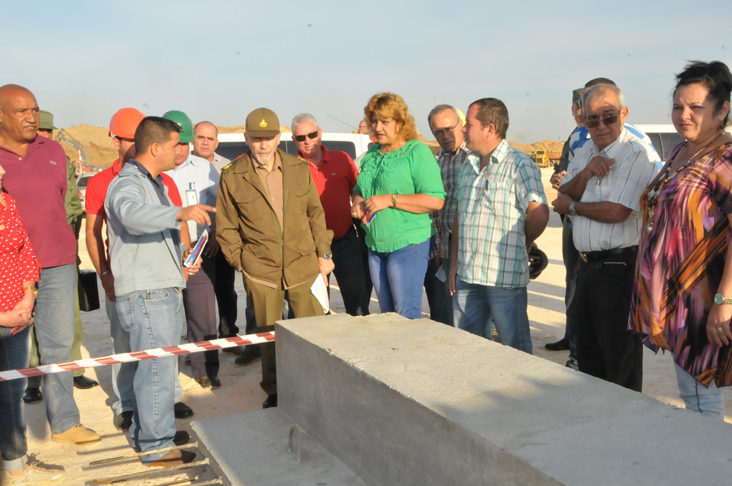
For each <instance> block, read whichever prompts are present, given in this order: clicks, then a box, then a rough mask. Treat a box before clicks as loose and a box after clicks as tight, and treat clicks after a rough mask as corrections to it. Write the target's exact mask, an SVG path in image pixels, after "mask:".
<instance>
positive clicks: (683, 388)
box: [674, 363, 724, 421]
mask: <svg viewBox="0 0 732 486" xmlns="http://www.w3.org/2000/svg"><path fill="white" fill-rule="evenodd" d="M674 369H675V370H676V381H677V382H678V384H679V396H680V397H681V399H682V400H684V404H686V409H687V410H691V411H693V412H699V413H701V414H703V415H706V416H708V417H711V418H716V419H719V420H722V421H724V393H723V392H722V388H717V385H716V383H714V380H712V382H711V383H710V384H709V387H708V388H707V387H706V386H704V385H702V384H701V383H699V382H698V381H696V378H694V377H693V376H691V375H690V374H689V373H688V372H687V371H686V370H685V369H684V368H682V367H681V366H679V365H678V364H676V363H674Z"/></svg>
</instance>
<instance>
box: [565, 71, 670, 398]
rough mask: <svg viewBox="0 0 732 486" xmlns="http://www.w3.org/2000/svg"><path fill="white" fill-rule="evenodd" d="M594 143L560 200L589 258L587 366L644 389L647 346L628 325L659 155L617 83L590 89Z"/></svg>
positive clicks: (583, 271)
mask: <svg viewBox="0 0 732 486" xmlns="http://www.w3.org/2000/svg"><path fill="white" fill-rule="evenodd" d="M582 106H583V110H584V116H585V127H586V128H587V130H588V132H589V134H590V137H591V139H592V141H591V142H588V143H586V144H584V146H583V147H582V148H581V149H580V150H579V151H578V152H577V153H576V154H575V156H574V159H573V160H572V163H570V164H569V167H568V169H567V175H565V176H564V178H563V179H562V183H561V185H560V186H559V193H560V194H559V197H557V199H556V200H555V201H554V202H553V203H552V205H553V206H554V210H555V211H556V212H557V213H559V214H569V215H570V217H571V218H572V224H573V233H572V237H573V241H574V245H575V247H576V248H577V251H579V254H580V258H581V260H582V261H581V263H580V269H579V282H578V286H577V297H576V299H577V309H576V312H577V322H578V329H577V361H578V364H579V370H580V371H582V372H584V373H587V374H589V375H592V376H595V377H597V378H602V379H604V380H607V381H610V382H613V383H616V384H618V385H621V386H624V387H626V388H630V389H632V390H636V391H641V386H642V383H643V347H642V345H641V342H640V340H639V339H638V337H637V336H635V335H633V334H631V333H630V332H629V331H627V324H628V314H629V311H630V298H631V292H632V288H633V279H634V274H635V261H636V256H637V253H638V240H639V235H640V232H641V231H642V228H641V217H640V209H641V208H640V198H641V195H642V194H643V191H644V190H645V188H646V187H647V186H648V184H649V183H650V182H651V181H652V180H653V178H654V177H655V176H656V174H657V173H658V166H657V162H658V154H656V152H655V151H654V150H653V148H652V147H649V145H648V144H646V143H644V142H643V141H642V140H641V138H640V137H638V136H637V135H635V134H634V133H632V132H631V131H630V130H628V129H627V128H625V127H624V123H625V121H626V119H627V118H628V107H627V106H625V103H624V100H623V93H622V91H620V89H619V88H618V87H617V86H614V85H610V84H598V85H596V86H592V87H591V88H589V89H587V90H586V91H585V92H584V93H583V95H582Z"/></svg>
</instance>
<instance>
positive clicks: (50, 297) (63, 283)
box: [33, 264, 80, 434]
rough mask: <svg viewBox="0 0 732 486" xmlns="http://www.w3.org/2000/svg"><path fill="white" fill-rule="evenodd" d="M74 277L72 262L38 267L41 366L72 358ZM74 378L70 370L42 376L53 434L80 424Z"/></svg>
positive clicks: (36, 328) (38, 319)
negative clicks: (39, 270) (39, 273)
mask: <svg viewBox="0 0 732 486" xmlns="http://www.w3.org/2000/svg"><path fill="white" fill-rule="evenodd" d="M77 276H78V273H77V269H76V265H75V264H71V265H61V266H59V267H51V268H44V269H42V270H41V279H40V281H39V282H38V298H37V299H36V307H35V315H36V317H35V321H34V324H33V325H34V326H35V333H36V340H37V341H38V352H39V354H40V362H41V364H42V365H46V364H52V363H63V362H64V361H71V360H72V359H73V357H72V350H71V345H72V343H73V342H74V302H75V297H74V294H76V278H77ZM73 379H74V373H73V372H72V371H67V372H63V373H53V374H50V375H44V376H43V393H44V395H45V400H44V402H45V404H46V416H47V417H48V423H49V425H50V426H51V433H52V434H63V433H64V432H66V431H67V430H69V429H71V428H72V427H76V426H77V425H79V423H80V418H79V409H78V407H77V406H76V402H75V401H74V381H73Z"/></svg>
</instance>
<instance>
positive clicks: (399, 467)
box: [276, 314, 732, 486]
mask: <svg viewBox="0 0 732 486" xmlns="http://www.w3.org/2000/svg"><path fill="white" fill-rule="evenodd" d="M276 332H277V369H278V388H279V405H280V407H281V409H282V410H283V411H284V412H285V413H287V415H288V416H290V417H292V419H293V420H294V421H295V422H296V423H298V424H299V425H300V426H301V427H302V428H303V429H305V430H306V431H307V432H308V433H309V434H311V435H312V437H313V438H314V439H315V440H317V441H318V442H319V443H321V444H322V445H323V446H324V447H325V448H326V449H328V450H329V451H330V452H332V453H333V454H335V455H336V456H338V457H339V458H341V459H342V460H343V462H344V463H345V464H346V465H347V466H349V467H350V468H351V469H352V470H353V471H354V472H355V473H356V474H358V475H359V476H360V477H361V478H362V479H363V480H364V481H365V482H366V483H368V484H370V485H392V484H394V485H396V484H399V485H446V484H527V485H528V484H531V485H537V484H539V485H541V484H547V485H556V484H565V485H577V486H579V485H582V486H587V485H612V484H618V485H620V484H648V485H650V484H653V485H657V484H659V483H662V484H684V485H688V484H729V478H730V477H731V474H732V437H731V436H730V429H729V426H728V425H727V424H724V423H721V422H716V421H713V420H710V419H708V418H706V417H702V416H700V415H698V414H694V413H691V412H688V411H686V410H679V409H676V408H674V407H671V406H669V405H665V404H662V403H660V402H657V401H656V400H654V399H651V398H649V397H647V396H644V395H642V394H640V393H636V392H633V391H630V390H626V389H624V388H621V387H618V386H616V385H613V384H611V383H607V382H604V381H601V380H597V379H595V378H592V377H589V376H587V375H584V374H582V373H578V372H575V371H572V370H570V369H568V368H564V367H562V366H559V365H557V364H555V363H551V362H548V361H546V360H542V359H540V358H537V357H534V356H530V355H527V354H525V353H521V352H518V351H516V350H513V349H511V348H508V347H506V346H502V345H500V344H496V343H493V342H491V341H487V340H485V339H482V338H479V337H476V336H473V335H470V334H468V333H465V332H463V331H460V330H458V329H454V328H450V327H448V326H445V325H443V324H438V323H434V322H431V321H427V320H416V321H409V320H406V319H403V318H401V317H399V316H397V315H394V314H386V315H384V314H382V315H375V316H369V317H365V318H359V319H354V318H351V317H349V316H346V315H338V316H329V317H326V318H311V319H298V320H291V321H286V322H281V323H279V324H278V326H277V328H276ZM702 471H703V473H702ZM700 474H703V476H702V477H703V479H700Z"/></svg>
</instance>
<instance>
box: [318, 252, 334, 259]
mask: <svg viewBox="0 0 732 486" xmlns="http://www.w3.org/2000/svg"><path fill="white" fill-rule="evenodd" d="M321 258H322V259H323V260H330V259H331V258H333V254H332V253H326V254H325V255H323V256H322V257H321Z"/></svg>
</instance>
